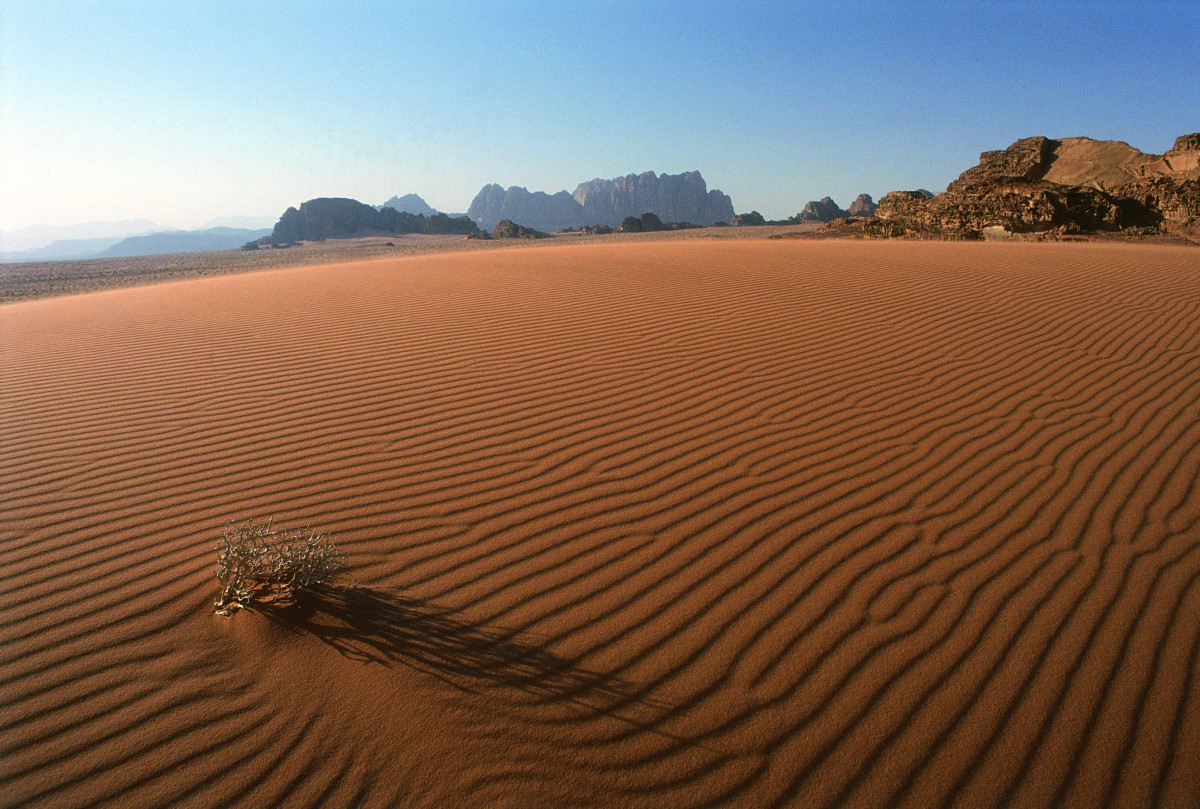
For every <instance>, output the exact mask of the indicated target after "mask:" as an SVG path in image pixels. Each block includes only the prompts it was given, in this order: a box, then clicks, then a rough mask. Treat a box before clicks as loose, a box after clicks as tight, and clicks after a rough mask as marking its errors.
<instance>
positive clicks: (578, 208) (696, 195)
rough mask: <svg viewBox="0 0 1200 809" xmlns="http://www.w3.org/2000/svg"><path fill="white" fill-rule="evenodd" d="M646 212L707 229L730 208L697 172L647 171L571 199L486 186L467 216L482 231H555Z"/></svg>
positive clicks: (592, 186) (585, 186)
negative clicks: (506, 227) (513, 227)
mask: <svg viewBox="0 0 1200 809" xmlns="http://www.w3.org/2000/svg"><path fill="white" fill-rule="evenodd" d="M647 212H649V213H653V214H656V215H657V216H658V217H659V218H660V219H663V220H668V221H675V222H691V223H695V224H699V225H710V224H712V223H714V222H717V221H720V220H726V221H727V220H729V219H731V218H732V217H733V202H732V200H730V198H729V197H728V196H727V195H725V194H723V193H721V192H720V191H717V190H715V189H714V190H712V191H709V190H708V186H707V184H706V183H705V182H704V178H703V177H702V176H701V175H700V172H698V171H689V172H685V173H683V174H663V175H657V174H655V173H654V172H652V171H649V172H646V173H644V174H629V175H626V176H624V177H617V178H615V179H612V180H599V179H597V180H591V181H589V182H586V183H580V184H579V186H578V187H577V188H576V189H575V193H574V194H568V193H567V192H566V191H559V192H558V193H556V194H546V193H544V192H541V191H537V192H530V191H528V190H527V189H525V188H521V187H520V186H512V187H510V188H508V189H505V188H502V187H501V186H499V185H495V184H491V185H486V186H484V187H483V188H482V189H481V190H480V192H479V193H478V194H477V195H476V196H475V199H474V200H473V201H472V202H471V207H470V208H469V209H468V210H467V216H469V217H470V218H471V219H472V220H474V221H475V222H476V223H478V225H479V226H480V227H483V228H488V227H493V226H494V225H495V224H496V223H498V222H499V221H500V220H502V219H510V220H513V221H519V222H525V223H527V226H529V227H536V228H538V229H539V230H545V231H558V230H565V229H567V228H578V227H581V226H585V225H608V226H610V227H616V226H617V225H619V224H620V223H621V221H622V220H623V219H625V218H626V217H628V216H635V217H637V216H641V215H642V214H643V213H647Z"/></svg>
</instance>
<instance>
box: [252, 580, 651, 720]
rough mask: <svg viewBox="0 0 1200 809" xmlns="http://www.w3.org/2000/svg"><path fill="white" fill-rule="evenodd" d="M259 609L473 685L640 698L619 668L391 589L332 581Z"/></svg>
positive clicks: (377, 659)
mask: <svg viewBox="0 0 1200 809" xmlns="http://www.w3.org/2000/svg"><path fill="white" fill-rule="evenodd" d="M253 609H254V611H255V612H258V613H259V614H261V615H263V616H265V617H266V618H267V619H268V620H270V621H272V622H274V623H276V624H278V625H279V626H282V627H284V628H286V629H288V630H289V631H293V632H303V633H308V634H311V635H313V636H315V637H317V638H320V639H321V641H323V642H324V643H327V644H328V645H330V646H332V647H333V648H335V649H337V650H338V652H339V653H340V654H342V655H343V656H344V657H347V658H349V659H351V660H359V661H362V662H364V663H378V664H381V665H384V666H391V665H397V664H399V665H405V666H409V667H411V668H414V669H418V670H420V671H424V672H427V673H429V674H432V675H434V676H436V677H438V678H439V679H441V680H443V681H445V682H447V683H450V684H451V685H453V686H455V687H456V688H459V689H462V690H465V691H472V692H474V691H479V690H481V689H483V688H488V687H496V686H502V687H507V688H516V689H519V690H521V691H524V692H526V693H529V694H531V695H534V696H535V697H536V698H537V699H536V701H537V702H540V703H550V702H575V703H580V704H584V705H587V706H589V707H591V708H592V709H593V710H600V711H603V712H607V711H608V710H611V709H612V708H615V707H618V706H619V705H622V704H626V705H627V704H629V703H630V702H632V701H639V700H636V699H635V698H633V697H632V693H631V690H630V689H629V688H628V687H626V686H625V684H623V683H621V682H620V681H619V680H618V678H616V677H615V676H613V675H609V674H600V673H594V672H589V671H586V670H584V669H582V668H579V667H578V666H577V665H576V664H575V663H573V662H571V661H570V660H566V659H564V658H561V657H558V656H557V655H555V654H553V653H551V652H549V651H547V650H546V649H544V648H542V647H539V646H536V645H534V644H531V643H529V642H527V641H524V640H521V639H520V638H519V637H518V635H517V633H515V632H512V631H506V630H503V629H497V628H493V627H485V626H481V625H479V624H477V623H472V622H470V621H467V620H464V619H463V618H462V617H461V616H458V615H456V614H455V612H454V611H453V610H449V609H444V608H439V607H435V606H432V605H430V604H427V603H424V602H421V601H417V600H414V599H411V598H406V597H404V596H402V595H399V594H398V593H394V592H391V591H388V590H383V589H376V588H369V587H327V588H323V589H320V590H314V591H307V592H302V593H300V594H298V596H297V598H296V601H295V602H294V603H287V604H282V603H281V604H272V603H264V602H258V603H255V604H254V607H253ZM597 703H599V704H597Z"/></svg>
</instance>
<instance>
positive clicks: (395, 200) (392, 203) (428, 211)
mask: <svg viewBox="0 0 1200 809" xmlns="http://www.w3.org/2000/svg"><path fill="white" fill-rule="evenodd" d="M379 207H380V209H383V208H393V209H395V210H397V211H400V212H401V213H419V214H421V215H422V216H433V215H434V214H435V213H437V211H436V210H434V209H433V208H431V207H429V203H427V202H425V200H423V199H421V198H420V197H419V196H417V195H416V194H405V195H404V196H402V197H392V198H391V199H389V200H388V201H387V202H385V203H383V204H382V205H380V206H379Z"/></svg>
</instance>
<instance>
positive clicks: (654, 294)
mask: <svg viewBox="0 0 1200 809" xmlns="http://www.w3.org/2000/svg"><path fill="white" fill-rule="evenodd" d="M0 379H3V383H2V385H0V402H2V404H0V430H2V432H0V436H3V437H2V439H0V487H2V488H0V490H2V491H3V496H4V519H3V521H2V522H0V531H2V536H0V560H2V562H0V565H2V567H0V569H2V571H3V582H4V587H3V610H2V611H0V626H2V627H3V632H2V635H0V643H2V645H3V650H4V654H3V655H2V656H0V706H2V710H3V731H2V734H0V739H2V747H0V803H2V804H3V805H6V806H18V805H19V806H43V807H82V806H114V807H115V806H119V807H131V806H132V807H142V806H145V807H149V806H188V807H192V806H195V807H230V806H255V807H263V806H287V807H304V806H312V807H318V806H322V807H350V806H380V807H383V806H405V807H453V808H454V809H466V807H551V806H594V807H702V806H738V807H743V806H745V807H773V806H797V807H1047V808H1049V807H1101V806H1113V807H1195V806H1197V805H1200V670H1198V659H1200V252H1198V251H1196V250H1195V249H1194V248H1188V247H1175V246H1165V245H1130V244H1028V243H1020V244H989V243H929V242H909V243H898V242H883V241H879V242H861V241H859V242H851V241H803V240H779V241H768V240H712V239H691V240H679V239H676V240H666V241H661V240H641V241H639V240H629V241H624V242H614V243H609V244H601V243H579V244H569V245H551V246H538V247H529V248H525V247H520V248H515V249H514V248H506V249H496V250H476V251H473V252H440V253H437V254H417V255H408V256H387V255H382V256H375V257H373V258H371V259H369V260H361V261H354V262H346V263H334V264H326V265H322V266H310V267H292V268H282V269H262V270H258V271H253V272H244V273H241V274H237V275H228V276H221V277H207V278H198V279H190V280H182V281H174V282H171V283H162V284H157V285H152V286H138V287H133V288H128V289H112V290H107V291H98V292H89V293H86V294H77V295H72V296H68V297H52V298H47V299H44V300H31V301H25V302H16V303H9V304H7V305H4V306H2V307H0ZM250 517H256V518H260V519H266V518H267V517H274V518H275V519H276V520H277V521H279V522H281V523H283V524H284V525H288V526H301V525H311V526H313V527H315V528H318V529H321V530H325V531H328V532H330V534H331V535H332V537H333V538H334V540H335V541H336V542H337V543H338V544H339V546H340V547H341V548H342V549H343V550H344V551H345V552H346V553H347V554H348V557H349V563H348V566H347V569H346V572H345V580H344V581H342V582H340V583H339V584H338V585H336V586H334V587H330V588H325V589H323V590H319V591H316V592H313V593H311V594H307V595H305V596H303V597H301V598H300V599H299V602H298V603H297V604H295V605H292V606H286V605H273V604H270V603H267V602H261V603H256V604H255V605H254V606H253V607H252V608H251V609H248V610H245V611H242V612H238V613H235V614H234V615H232V616H230V617H223V616H219V615H215V614H214V611H213V599H214V597H215V596H216V594H217V586H216V581H215V579H214V568H215V558H216V555H215V545H216V541H217V539H218V537H219V536H220V534H221V529H222V526H223V525H224V523H225V522H226V521H227V520H230V519H235V520H243V519H247V518H250Z"/></svg>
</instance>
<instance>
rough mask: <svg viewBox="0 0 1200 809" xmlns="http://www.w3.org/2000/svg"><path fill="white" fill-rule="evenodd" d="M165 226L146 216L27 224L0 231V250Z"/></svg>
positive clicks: (120, 236) (118, 235) (122, 234)
mask: <svg viewBox="0 0 1200 809" xmlns="http://www.w3.org/2000/svg"><path fill="white" fill-rule="evenodd" d="M156 230H165V228H164V227H163V226H162V225H160V224H158V223H157V222H152V221H150V220H149V219H121V220H118V221H113V222H83V223H81V224H78V225H30V226H29V227H25V228H19V229H17V230H10V231H6V232H4V233H0V253H12V252H17V251H24V250H33V249H35V248H38V247H46V246H48V245H50V244H53V243H54V242H58V241H75V240H78V239H105V238H110V237H112V238H114V240H119V239H123V238H125V237H126V236H133V235H135V234H138V233H151V232H153V231H156Z"/></svg>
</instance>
